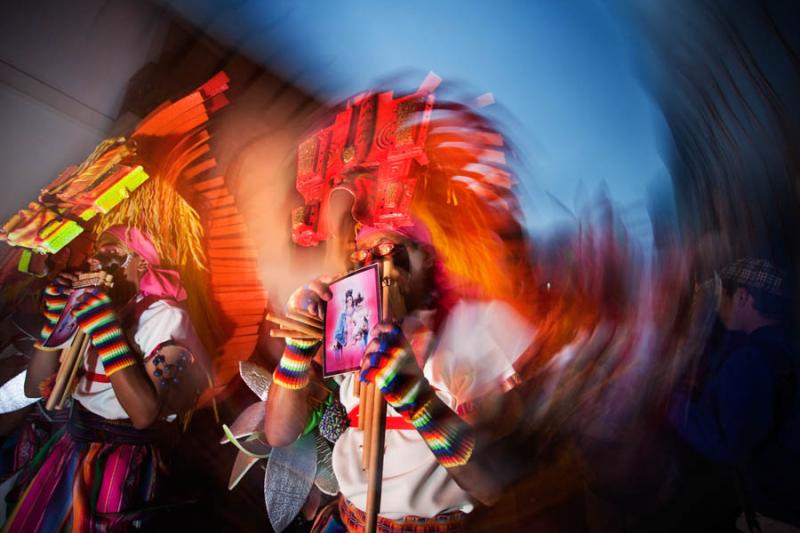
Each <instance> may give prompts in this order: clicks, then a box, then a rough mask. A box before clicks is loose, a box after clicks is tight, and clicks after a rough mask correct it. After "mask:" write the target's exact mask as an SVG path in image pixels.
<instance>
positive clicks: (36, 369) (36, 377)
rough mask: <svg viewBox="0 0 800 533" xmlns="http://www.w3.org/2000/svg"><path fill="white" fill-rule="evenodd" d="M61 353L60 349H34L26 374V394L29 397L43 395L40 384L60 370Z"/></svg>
mask: <svg viewBox="0 0 800 533" xmlns="http://www.w3.org/2000/svg"><path fill="white" fill-rule="evenodd" d="M60 353H61V351H60V350H43V349H41V348H36V349H34V351H33V354H32V355H31V361H30V363H28V372H27V373H26V374H25V396H27V397H28V398H39V397H41V396H42V391H41V389H40V388H39V385H41V384H42V382H43V381H44V380H46V379H47V378H49V377H50V376H52V375H53V374H55V373H56V372H57V371H58V356H59V354H60Z"/></svg>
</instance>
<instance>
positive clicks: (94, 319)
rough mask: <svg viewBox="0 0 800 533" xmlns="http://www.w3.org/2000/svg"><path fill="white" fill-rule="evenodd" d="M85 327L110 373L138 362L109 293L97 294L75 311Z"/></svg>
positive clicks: (84, 329) (79, 322)
mask: <svg viewBox="0 0 800 533" xmlns="http://www.w3.org/2000/svg"><path fill="white" fill-rule="evenodd" d="M75 318H76V320H77V321H78V324H79V325H80V327H81V329H82V330H83V331H85V332H86V334H87V335H89V337H90V338H91V339H92V344H93V345H94V347H95V349H96V350H97V355H98V356H99V357H100V361H101V362H102V363H103V369H104V371H105V373H106V376H111V375H113V374H115V373H116V372H119V371H120V370H122V369H124V368H128V367H129V366H133V365H135V364H136V358H135V357H134V355H133V352H131V349H130V346H128V341H127V340H126V339H125V334H124V333H123V331H122V327H121V326H120V324H119V320H118V319H117V315H116V313H115V312H114V309H113V308H112V307H111V300H109V298H108V296H105V295H101V296H94V297H92V298H90V299H89V300H88V301H87V302H86V304H84V305H82V306H81V308H80V309H78V310H76V311H75Z"/></svg>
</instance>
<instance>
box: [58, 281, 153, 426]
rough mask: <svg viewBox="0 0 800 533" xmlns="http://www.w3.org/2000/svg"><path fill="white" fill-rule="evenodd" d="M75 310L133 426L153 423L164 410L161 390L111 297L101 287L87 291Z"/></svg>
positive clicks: (73, 311)
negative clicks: (138, 354)
mask: <svg viewBox="0 0 800 533" xmlns="http://www.w3.org/2000/svg"><path fill="white" fill-rule="evenodd" d="M72 313H73V315H74V316H75V320H76V321H77V323H78V326H79V327H80V328H81V329H82V330H83V331H84V332H85V333H86V334H87V335H88V336H89V338H90V339H91V342H92V345H93V346H94V347H95V350H97V355H98V357H99V359H100V361H101V363H102V365H103V370H104V371H105V374H106V376H108V378H109V380H110V381H111V386H112V387H113V389H114V394H115V395H116V397H117V400H118V401H119V403H120V405H121V406H122V408H123V409H124V410H125V412H126V413H127V414H128V416H129V417H130V419H131V422H132V423H133V426H134V427H136V428H138V429H142V428H146V427H148V426H149V425H151V424H152V423H153V422H154V421H155V420H156V418H157V417H158V414H159V411H160V410H161V405H160V401H159V395H158V391H157V390H156V388H155V386H154V385H153V383H152V381H151V380H150V378H149V377H148V376H147V373H146V372H145V369H144V367H143V366H142V364H141V363H140V362H139V361H137V359H136V357H135V355H134V353H133V351H132V350H131V348H130V346H129V345H128V341H127V340H126V338H125V334H124V333H123V331H122V326H121V325H120V322H119V319H118V317H117V314H116V312H115V311H114V308H113V306H112V304H111V299H110V298H109V297H108V295H106V294H105V293H104V292H102V291H101V290H99V289H96V290H94V291H92V292H87V293H85V295H84V296H83V297H82V299H81V301H80V303H79V304H78V305H76V306H75V307H74V308H73V310H72Z"/></svg>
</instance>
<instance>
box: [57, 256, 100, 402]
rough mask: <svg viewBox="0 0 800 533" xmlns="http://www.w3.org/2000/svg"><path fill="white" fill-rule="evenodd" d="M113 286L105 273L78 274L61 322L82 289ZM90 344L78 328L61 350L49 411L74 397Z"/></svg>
mask: <svg viewBox="0 0 800 533" xmlns="http://www.w3.org/2000/svg"><path fill="white" fill-rule="evenodd" d="M112 285H113V277H112V276H111V275H110V274H107V273H106V272H103V271H98V272H84V273H80V274H78V278H77V279H76V280H75V281H74V282H73V284H72V289H73V293H72V295H71V297H70V300H69V303H68V304H67V306H66V307H65V308H64V310H63V311H62V312H61V317H62V318H59V321H60V320H62V319H63V317H65V316H68V314H69V313H70V312H71V311H72V307H73V305H74V303H75V301H76V298H77V296H78V295H79V294H80V292H82V291H81V289H86V288H89V287H106V288H110V287H111V286H112ZM76 291H80V292H76ZM90 344H91V342H90V340H89V337H88V336H87V335H86V334H85V333H84V332H83V331H81V329H80V328H78V329H77V330H76V332H75V335H74V336H73V338H72V342H71V343H70V345H69V346H68V347H66V348H64V349H62V350H61V356H60V357H59V362H60V364H59V367H58V373H57V374H56V381H55V384H54V385H53V391H52V392H51V393H50V397H49V398H47V403H46V404H45V407H46V408H47V409H48V410H53V409H63V408H64V406H65V404H66V402H67V400H68V399H69V398H70V396H72V392H73V391H74V390H75V386H76V385H77V381H78V370H80V367H81V366H82V365H83V361H84V358H85V356H86V351H87V350H88V349H89V345H90Z"/></svg>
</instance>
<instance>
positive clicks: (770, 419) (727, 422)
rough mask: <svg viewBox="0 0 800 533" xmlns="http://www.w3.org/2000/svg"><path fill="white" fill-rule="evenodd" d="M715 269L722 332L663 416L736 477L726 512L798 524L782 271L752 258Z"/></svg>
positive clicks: (798, 448) (790, 353)
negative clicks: (698, 376)
mask: <svg viewBox="0 0 800 533" xmlns="http://www.w3.org/2000/svg"><path fill="white" fill-rule="evenodd" d="M719 277H720V279H721V281H722V294H721V298H720V304H719V319H720V322H721V324H722V325H723V326H724V328H725V330H726V331H725V334H724V335H725V338H724V340H723V341H722V343H721V347H720V348H719V349H718V350H716V351H715V352H714V353H712V354H711V355H710V357H709V359H708V361H707V365H706V368H707V372H706V373H705V374H706V377H705V379H703V380H702V381H703V382H702V383H700V384H699V385H698V386H697V388H696V389H695V390H694V391H692V392H691V393H689V392H688V391H685V392H681V393H678V394H676V398H675V401H674V402H673V404H672V406H671V409H670V421H671V423H672V425H673V426H674V427H675V429H676V431H677V433H678V435H679V436H680V437H681V439H682V440H684V441H685V442H686V443H687V444H688V445H689V447H690V448H692V449H693V450H694V451H696V452H699V454H700V455H701V456H703V457H705V458H706V459H709V460H710V461H711V462H712V464H714V465H722V467H723V470H721V471H722V472H727V473H728V474H729V476H728V482H729V485H730V486H729V487H728V488H733V487H735V486H736V485H740V487H739V488H738V490H737V492H738V498H737V499H738V500H739V501H738V502H735V501H734V502H731V504H732V505H731V507H730V509H731V512H732V513H734V514H733V518H735V516H736V513H737V512H738V511H739V510H744V511H745V512H746V514H747V515H749V517H748V519H749V520H750V521H751V523H752V520H753V517H754V516H755V513H754V511H758V512H759V513H761V514H764V515H766V516H770V517H774V518H776V519H778V520H781V521H785V522H790V523H794V524H800V504H798V499H797V494H798V490H800V485H798V481H797V480H798V478H799V477H800V467H799V465H800V462H798V460H797V458H798V453H800V438H798V436H800V427H798V425H799V424H798V419H799V418H800V417H799V416H798V414H797V413H798V411H799V410H798V401H797V393H796V390H797V383H798V377H799V376H800V365H798V361H797V354H796V352H795V351H794V350H792V349H791V346H790V343H789V340H788V334H787V330H786V325H787V324H786V323H787V315H788V299H787V298H786V293H787V290H786V283H785V279H784V276H783V274H782V273H781V272H780V271H779V270H778V269H776V268H775V267H774V266H773V265H772V264H771V263H770V262H769V261H766V260H763V259H754V258H745V259H739V260H737V261H735V262H733V263H731V264H729V265H727V266H726V267H725V268H723V269H722V270H721V271H720V272H719ZM726 467H729V468H727V470H725V468H726ZM723 477H725V476H723ZM723 486H724V484H722V485H720V491H724V489H723ZM734 498H736V497H735V496H734ZM712 512H714V511H713V510H711V509H707V510H706V511H704V513H708V514H711V513H712ZM731 525H732V524H731Z"/></svg>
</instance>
